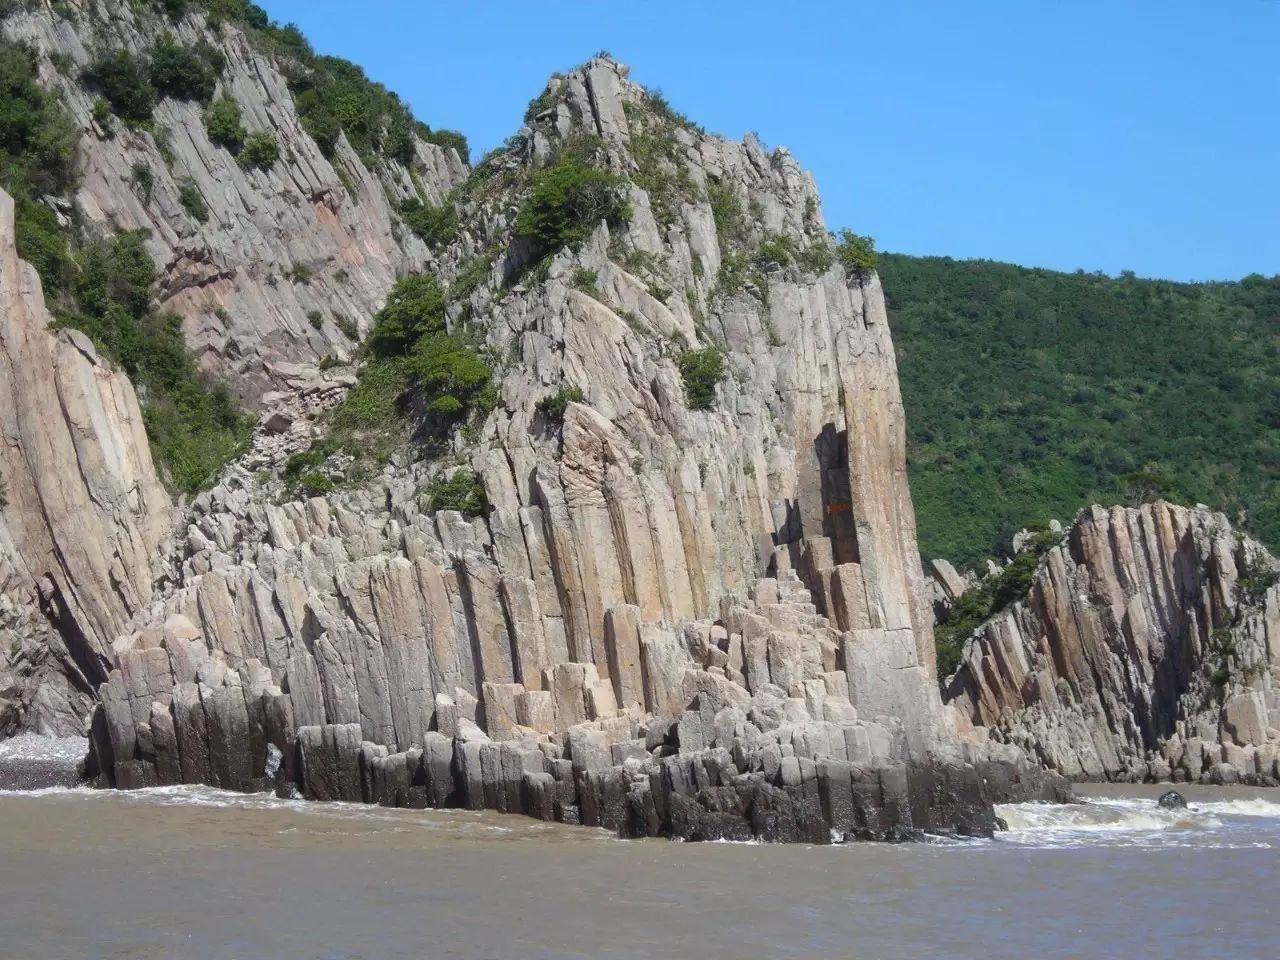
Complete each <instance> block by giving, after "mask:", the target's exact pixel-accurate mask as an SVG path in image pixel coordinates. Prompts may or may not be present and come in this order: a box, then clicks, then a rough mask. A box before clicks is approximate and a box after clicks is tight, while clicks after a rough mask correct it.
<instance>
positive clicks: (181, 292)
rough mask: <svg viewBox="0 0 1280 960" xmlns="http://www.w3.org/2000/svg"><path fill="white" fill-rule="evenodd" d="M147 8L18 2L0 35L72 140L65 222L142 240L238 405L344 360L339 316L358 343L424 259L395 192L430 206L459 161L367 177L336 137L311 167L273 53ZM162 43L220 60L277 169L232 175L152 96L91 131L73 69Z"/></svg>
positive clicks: (165, 297) (385, 166) (197, 17)
mask: <svg viewBox="0 0 1280 960" xmlns="http://www.w3.org/2000/svg"><path fill="white" fill-rule="evenodd" d="M159 7H160V5H158V4H157V5H154V6H152V5H147V4H130V3H110V4H101V3H93V2H89V0H67V2H65V3H60V4H54V5H47V4H27V5H24V8H23V9H20V10H16V11H14V12H12V13H9V14H8V15H7V16H5V17H4V19H3V21H2V22H0V30H3V33H4V36H5V37H7V38H9V39H11V40H17V41H22V42H26V43H28V44H29V45H30V46H31V47H33V48H34V49H35V50H37V51H38V52H39V55H40V72H41V77H42V79H43V80H45V81H46V82H47V83H48V84H49V85H50V86H52V87H53V88H54V89H56V90H57V91H58V93H59V95H60V97H61V99H62V101H63V103H65V104H66V106H67V107H68V108H69V109H70V111H71V112H72V114H73V116H74V117H75V119H76V121H77V122H78V123H79V125H80V126H81V128H82V129H83V130H84V133H85V135H84V137H83V139H82V142H81V151H82V155H83V156H82V161H83V176H82V184H81V187H80V190H79V193H78V194H77V196H76V198H75V200H76V206H77V209H78V211H79V213H80V215H81V216H82V217H83V218H85V219H86V220H88V221H89V222H90V223H94V224H100V225H102V226H103V227H107V228H110V229H114V230H135V229H144V230H147V231H148V233H149V235H148V239H147V246H148V249H149V250H150V252H151V254H152V256H153V258H154V259H155V261H156V263H157V265H159V267H160V269H161V280H160V286H159V290H158V294H159V299H160V302H161V306H162V307H163V308H164V309H166V310H169V311H172V312H174V313H176V314H178V315H180V316H181V317H182V319H183V329H184V332H185V334H186V337H187V342H188V345H189V346H190V347H191V349H192V350H193V351H195V352H196V354H197V355H198V356H199V358H200V361H201V364H202V365H203V366H204V367H205V369H207V370H210V371H212V372H215V373H217V374H219V375H221V376H223V377H224V378H226V379H227V380H228V381H229V382H231V383H232V384H233V385H234V386H235V387H236V388H237V390H238V392H239V393H240V395H241V396H242V397H243V398H244V399H245V401H246V402H247V403H249V404H250V405H253V404H256V403H257V401H258V398H259V397H260V395H261V394H262V393H263V392H264V391H266V390H271V389H280V388H281V387H282V385H283V384H284V383H285V381H286V380H287V379H288V378H289V377H290V376H294V375H296V373H297V372H298V370H299V368H300V367H307V366H314V365H315V364H316V363H317V362H318V361H319V360H320V358H321V357H323V356H326V355H331V356H336V357H340V358H345V357H348V356H350V355H351V354H352V353H353V351H354V349H355V347H356V345H357V344H356V343H355V342H353V341H352V340H350V339H349V338H348V336H347V334H346V333H344V332H343V330H342V325H344V324H345V321H348V320H349V321H350V322H351V323H354V324H356V325H357V327H358V328H359V332H360V333H361V334H363V333H364V332H365V329H366V328H365V324H366V323H367V320H368V318H369V317H370V315H371V314H372V313H373V312H374V311H376V310H377V309H378V308H380V307H381V306H382V302H383V300H384V299H385V297H386V294H387V291H388V290H389V289H390V288H391V284H392V283H393V282H394V280H395V279H396V277H397V276H400V275H403V274H404V273H406V272H409V271H417V270H421V269H424V268H425V267H426V266H427V265H428V264H429V263H430V261H431V257H430V254H429V252H428V251H427V248H426V246H425V245H424V244H423V243H422V242H421V241H420V240H419V239H418V238H417V237H415V236H414V235H413V234H412V233H411V232H410V231H408V230H407V229H405V228H403V227H402V226H401V225H400V224H399V222H398V217H397V215H396V213H395V207H396V206H397V205H398V203H399V202H400V201H401V200H403V199H406V198H409V197H419V198H421V199H422V200H424V201H427V202H431V203H439V202H440V200H441V199H442V197H443V196H444V194H446V193H447V192H448V191H449V190H450V189H451V188H452V187H453V186H454V185H455V184H457V183H459V182H461V181H462V180H463V179H464V178H465V176H466V172H467V168H466V162H465V159H464V158H461V157H459V156H458V155H457V153H456V151H454V150H452V149H448V150H445V149H442V148H440V147H438V146H436V145H435V144H432V143H427V142H425V141H422V140H421V139H419V138H417V137H416V136H415V137H414V149H413V155H414V156H413V160H412V162H411V163H409V164H407V165H405V164H401V163H399V162H395V161H390V160H381V161H379V162H378V163H377V164H376V168H377V169H376V170H371V169H370V168H369V167H368V166H366V164H365V162H364V161H362V160H361V158H360V157H359V156H358V155H357V154H356V152H355V151H354V150H352V148H351V146H350V144H349V143H348V142H347V140H346V138H345V136H343V137H340V139H339V142H338V146H337V149H336V152H335V154H334V157H333V159H332V160H329V159H327V158H326V157H325V156H324V154H323V153H322V152H321V150H320V148H319V147H318V146H317V145H316V143H315V141H314V140H313V139H312V138H311V137H310V136H309V135H308V134H307V133H306V131H305V130H304V129H303V128H302V125H301V123H300V121H299V119H298V115H297V110H296V107H295V105H294V100H293V96H292V94H291V93H290V91H289V87H288V83H287V81H286V76H285V71H286V70H287V69H288V60H287V57H285V56H284V55H282V54H279V53H273V52H271V51H269V50H266V49H265V48H262V46H261V45H260V44H255V42H254V40H253V39H252V38H251V37H250V36H248V35H246V34H245V33H244V32H243V31H242V30H240V29H239V28H237V27H236V26H235V25H234V24H232V23H222V24H221V25H220V26H219V27H217V29H214V28H213V27H211V26H210V25H209V24H208V22H207V19H206V16H205V14H204V13H203V12H202V11H201V10H200V9H199V8H198V7H197V5H195V4H189V5H187V12H186V13H185V14H183V15H182V16H181V17H180V18H178V19H176V20H175V19H173V18H171V17H169V16H165V15H162V12H161V10H160V9H159ZM104 8H109V9H104ZM166 32H169V33H172V34H173V36H174V37H175V39H176V40H177V42H179V43H181V44H183V45H186V46H195V45H196V44H198V43H199V42H201V41H205V42H209V43H211V44H213V45H214V46H215V47H216V48H217V49H218V50H219V51H220V52H221V53H222V54H223V55H225V57H226V64H227V65H226V68H225V70H224V71H223V73H222V76H221V79H220V81H219V84H218V95H219V96H229V97H233V98H234V99H235V101H236V102H237V104H238V105H239V107H240V111H241V115H242V118H243V124H244V126H245V128H246V129H247V130H248V131H250V132H256V131H266V132H269V133H270V134H271V135H272V136H273V137H274V138H275V140H276V142H277V145H278V146H279V150H280V160H279V161H278V162H277V163H275V164H274V165H273V166H272V167H271V169H269V170H261V169H246V168H244V167H242V166H241V165H240V164H239V163H237V162H236V157H235V155H234V154H232V153H231V152H229V151H228V150H227V149H225V148H223V147H220V146H217V145H215V144H214V143H212V142H211V141H210V139H209V137H208V134H207V133H206V130H205V125H204V121H203V119H202V110H203V108H202V106H201V105H200V104H198V103H194V102H188V101H181V100H174V99H168V98H166V99H162V100H161V101H160V102H159V104H158V105H157V107H156V109H155V120H154V127H153V131H152V132H148V131H143V130H132V129H129V128H127V127H126V126H125V125H124V124H122V123H120V122H118V121H116V122H115V123H114V124H113V126H112V129H111V130H107V129H105V128H104V127H103V126H101V125H100V124H99V123H98V122H97V121H95V119H94V115H93V106H94V101H95V99H96V94H95V93H93V92H92V91H90V90H89V89H87V88H86V87H85V85H84V84H83V83H82V82H81V81H80V73H81V71H82V70H83V69H84V68H86V67H87V66H89V65H90V64H91V63H92V62H93V59H94V57H95V55H96V54H97V52H98V51H101V50H117V49H125V50H129V51H130V52H132V53H134V54H137V55H140V56H143V57H145V56H147V54H148V53H149V51H150V49H151V47H152V45H153V44H154V43H155V41H156V40H157V38H159V37H160V36H161V35H162V34H164V33H166ZM140 167H146V168H148V169H149V170H150V172H151V177H152V178H153V183H152V185H151V186H150V187H149V188H148V189H146V190H141V189H139V187H138V186H137V184H136V180H137V175H136V173H135V170H136V169H138V168H140ZM184 186H186V187H187V188H188V189H189V190H190V189H194V190H195V191H196V192H197V193H198V194H199V197H200V198H201V200H202V201H203V202H204V204H205V205H206V206H207V207H208V217H207V219H206V220H204V221H203V222H202V221H200V220H198V219H196V218H195V217H194V216H193V215H192V214H191V213H190V212H189V211H188V209H187V208H186V207H184V205H183V203H182V202H181V199H180V191H181V189H182V188H183V187H184ZM309 314H313V315H314V316H316V317H318V318H319V322H318V323H317V322H315V321H313V320H312V319H310V318H309V316H308V315H309Z"/></svg>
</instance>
